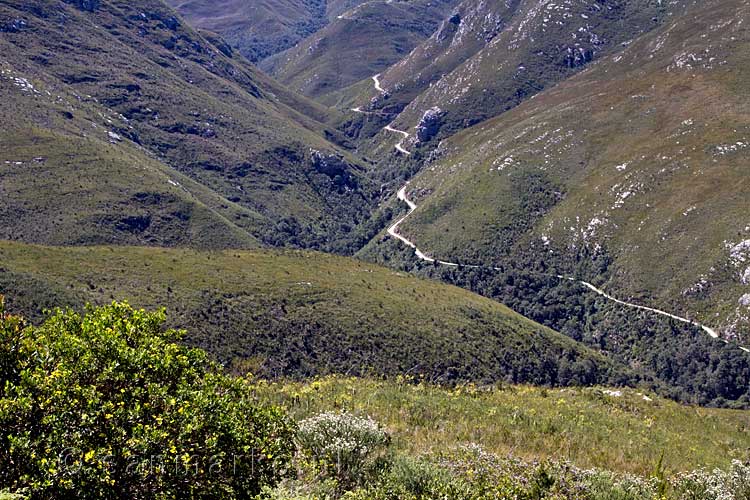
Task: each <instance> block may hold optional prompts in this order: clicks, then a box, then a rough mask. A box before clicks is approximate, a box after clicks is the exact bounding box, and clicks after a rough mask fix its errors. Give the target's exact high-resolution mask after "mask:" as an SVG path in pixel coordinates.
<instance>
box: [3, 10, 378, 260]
mask: <svg viewBox="0 0 750 500" xmlns="http://www.w3.org/2000/svg"><path fill="white" fill-rule="evenodd" d="M0 20H1V21H0V26H1V28H0V46H2V49H3V51H4V53H5V54H6V55H5V56H4V58H3V62H2V65H3V75H2V79H1V80H0V84H1V85H2V87H0V88H2V95H3V102H4V103H5V105H4V107H3V111H2V112H3V113H5V114H6V116H7V117H8V118H6V119H4V120H3V122H2V125H0V127H2V137H3V142H4V147H3V155H4V156H6V157H5V158H2V159H1V160H2V161H6V162H10V163H7V164H6V165H9V167H7V168H6V169H4V171H3V177H2V185H1V187H2V190H3V191H4V192H6V193H9V195H8V196H7V197H4V199H3V203H5V204H6V205H5V207H3V208H4V209H3V210H2V213H3V217H4V220H5V221H6V223H7V225H6V224H3V229H4V231H3V235H2V236H3V237H6V238H11V239H23V240H24V241H32V242H35V243H50V244H80V243H103V242H112V243H115V242H126V243H138V244H159V245H164V244H167V245H172V244H183V243H190V241H191V238H190V237H189V236H185V235H182V236H177V235H168V234H166V233H165V232H166V231H169V230H176V231H178V232H182V231H183V229H184V228H186V227H189V226H193V225H201V226H205V227H214V228H219V227H225V226H229V227H231V228H230V229H228V230H225V229H220V230H210V231H209V233H210V234H206V236H205V237H201V238H198V239H203V240H204V241H206V242H210V243H207V244H209V245H216V246H236V245H242V246H247V245H251V246H252V245H253V244H257V240H261V241H263V242H266V243H271V244H286V243H290V244H293V245H301V246H315V247H331V246H337V245H338V247H341V245H342V244H339V243H336V241H337V240H342V239H345V237H346V234H347V233H348V232H349V231H350V229H351V227H353V226H354V225H356V224H357V223H358V222H359V221H360V220H361V219H362V218H363V217H364V214H366V213H367V211H368V206H369V204H370V203H371V200H372V195H371V186H370V185H369V181H368V180H367V178H366V176H365V175H364V168H365V166H364V165H363V164H361V163H360V162H359V161H358V160H357V159H355V158H354V157H352V156H351V155H350V154H349V153H348V152H347V151H346V149H344V148H342V146H340V145H337V144H335V143H339V144H343V145H344V146H346V139H345V138H344V137H343V136H342V134H340V133H339V132H337V131H335V130H334V129H332V128H331V127H329V126H327V125H326V124H325V123H324V122H326V121H328V120H330V119H331V118H332V116H333V115H332V113H331V111H329V110H327V109H325V108H323V107H320V106H319V105H316V104H314V103H312V102H311V101H308V100H306V99H305V98H303V97H300V96H298V95H296V94H294V93H293V92H290V91H288V90H287V89H285V88H284V87H282V86H280V85H278V84H277V83H276V82H274V81H272V80H270V79H269V78H268V77H266V76H265V75H263V74H262V73H260V72H259V71H257V70H256V69H255V68H254V67H252V66H251V65H250V64H249V63H248V62H247V61H246V60H245V59H244V58H242V56H240V55H239V54H237V53H236V52H234V51H233V50H232V49H231V48H230V47H228V46H227V45H226V43H224V42H223V41H222V40H221V39H220V38H218V37H217V36H215V35H212V34H208V33H207V34H206V37H204V36H202V35H201V34H199V33H198V32H196V31H194V30H193V29H192V28H190V27H189V26H187V25H185V24H184V23H183V22H182V21H181V20H180V19H179V18H178V17H177V16H176V15H175V13H174V12H173V11H171V10H170V9H169V8H168V7H167V6H165V5H164V4H162V3H160V2H158V1H151V0H141V1H137V2H121V1H108V2H89V1H82V0H81V1H73V0H71V1H70V2H67V3H62V4H60V3H58V2H52V1H46V0H35V1H32V2H20V1H19V2H5V3H4V4H3V5H2V6H0ZM77 152H80V153H81V154H76V153H77ZM34 158H42V159H43V160H39V161H37V162H35V161H34ZM16 163H19V164H18V165H16ZM141 170H143V171H145V172H148V173H141ZM156 171H159V173H156ZM170 180H171V181H172V182H169V181H170ZM157 186H158V188H155V187H157ZM71 195H72V196H77V198H78V199H81V200H84V201H85V203H84V204H82V205H81V206H76V205H75V204H71V203H68V202H67V199H76V198H69V197H70V196H71ZM66 197H67V198H66ZM198 202H200V204H202V205H205V206H206V208H205V209H204V208H200V207H198V205H196V203H198ZM185 203H187V205H185V206H184V207H183V208H179V207H177V205H178V204H183V205H184V204H185ZM192 206H195V207H196V208H195V209H193V208H191V207H192ZM208 211H211V212H213V213H212V214H211V215H210V216H209V214H208ZM119 212H123V213H124V215H123V217H119V216H116V215H115V214H116V213H119ZM167 212H169V213H167ZM191 212H194V213H192V214H191ZM188 219H194V221H193V222H192V223H190V222H186V221H187V220H188ZM152 224H154V225H153V227H152ZM224 232H227V233H237V234H236V235H235V236H224V235H217V233H224ZM240 233H241V235H240ZM212 235H213V236H212ZM224 240H226V241H224ZM196 241H197V240H196Z"/></svg>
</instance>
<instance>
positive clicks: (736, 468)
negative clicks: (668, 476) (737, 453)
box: [670, 460, 750, 500]
mask: <svg viewBox="0 0 750 500" xmlns="http://www.w3.org/2000/svg"><path fill="white" fill-rule="evenodd" d="M670 483H671V485H672V488H673V489H674V491H675V494H676V497H677V498H680V499H685V500H750V465H747V464H743V463H742V462H739V461H737V460H734V461H733V462H732V467H731V468H730V470H729V471H722V470H720V469H716V470H714V471H713V472H708V471H705V470H697V471H693V472H690V473H687V474H678V475H677V476H675V477H674V478H672V480H671V481H670Z"/></svg>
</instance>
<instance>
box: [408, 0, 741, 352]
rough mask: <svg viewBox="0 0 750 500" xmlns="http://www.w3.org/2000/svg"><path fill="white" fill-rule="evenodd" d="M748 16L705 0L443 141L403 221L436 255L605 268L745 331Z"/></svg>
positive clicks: (660, 300) (623, 288)
mask: <svg viewBox="0 0 750 500" xmlns="http://www.w3.org/2000/svg"><path fill="white" fill-rule="evenodd" d="M747 17H748V5H747V4H746V3H745V2H741V1H733V0H724V1H714V2H709V3H706V4H704V5H702V6H701V7H700V8H696V9H693V10H691V11H690V12H689V13H687V14H685V15H683V16H681V17H678V18H676V19H674V20H672V21H671V22H669V23H668V24H667V25H666V26H665V27H664V28H660V29H659V30H657V31H656V32H654V33H652V34H649V35H647V36H645V37H643V38H641V39H638V40H636V41H635V42H633V43H632V44H631V45H630V46H629V47H628V48H627V49H625V50H624V51H623V52H622V53H620V54H617V55H614V56H611V57H608V58H606V59H603V60H601V61H600V62H599V63H598V64H596V65H594V66H592V67H591V68H590V69H589V70H587V71H585V72H583V73H582V74H580V75H578V76H575V77H573V78H571V79H569V80H567V81H566V82H564V83H562V84H560V85H558V86H557V87H555V88H553V89H551V90H549V91H547V92H544V93H542V94H539V95H538V96H537V97H536V98H535V99H533V100H531V101H528V102H526V103H525V104H523V105H521V106H520V107H518V108H516V109H514V110H512V111H510V112H508V113H506V114H504V115H502V116H500V117H498V118H495V119H493V120H490V121H488V122H486V123H483V124H481V125H478V126H476V127H473V128H471V129H468V130H466V131H465V132H463V133H460V134H458V135H456V136H455V137H453V138H451V139H450V140H448V141H446V142H445V143H444V144H443V145H442V147H441V148H440V153H439V154H438V155H436V156H439V155H440V154H442V155H444V158H441V159H438V160H437V161H436V162H435V163H434V164H433V165H431V166H430V168H428V169H425V170H424V173H423V174H422V175H420V176H419V178H418V179H417V181H416V182H415V183H414V184H413V186H412V188H411V193H412V195H413V196H416V197H417V198H418V199H419V200H420V201H419V202H418V205H420V206H419V209H418V210H417V211H416V212H415V213H414V215H413V216H412V218H410V219H409V220H408V221H407V222H406V223H405V224H404V225H403V226H402V230H403V231H404V233H405V234H408V235H410V237H411V238H412V239H413V240H416V241H418V242H419V244H420V247H421V248H423V249H429V251H430V252H432V253H433V255H435V256H438V257H440V258H446V259H447V258H452V259H453V260H454V261H455V259H458V261H459V262H476V261H489V262H495V263H497V264H498V265H499V264H500V263H504V262H507V261H513V260H521V261H529V260H533V259H540V260H542V261H545V262H546V265H547V267H551V266H555V267H557V269H558V270H560V271H565V272H564V274H569V273H570V272H572V273H584V274H583V276H582V278H590V279H591V280H595V281H596V282H598V283H603V282H604V279H608V280H609V281H608V282H607V283H606V285H607V286H608V287H609V289H610V290H614V291H615V292H617V294H619V295H620V296H622V297H630V298H633V299H634V301H636V302H641V303H644V302H645V303H651V304H656V305H657V306H658V305H663V306H665V307H666V308H667V309H670V310H672V311H679V312H681V313H682V315H683V316H687V317H695V318H698V319H700V320H702V321H703V322H705V323H708V324H710V325H712V326H714V327H715V328H716V329H718V330H720V331H722V332H723V335H725V336H727V337H729V338H734V337H738V340H740V341H741V342H745V341H746V338H743V337H745V336H746V335H747V333H748V329H749V327H750V321H749V320H748V316H750V311H748V304H749V303H750V299H748V296H747V292H748V289H747V286H748V284H749V283H748V281H747V276H746V274H747V270H746V269H745V268H746V267H747V262H748V260H750V259H748V255H747V251H748V250H747V249H748V248H750V244H748V243H747V240H748V238H750V233H748V231H750V229H748V221H747V217H746V215H747V202H746V200H747V199H748V194H749V193H748V192H747V190H748V189H749V188H750V185H749V184H748V177H747V175H746V174H747V172H746V168H745V166H746V164H747V153H748V147H747V144H748V138H747V135H748V133H749V132H750V131H749V130H748V127H747V123H748V116H747V114H748V111H750V109H748V107H747V106H748V103H747V99H746V98H745V94H746V93H745V91H744V89H745V88H746V85H747V82H748V81H750V75H748V74H747V70H746V68H748V64H747V63H748V61H747V54H748V50H747V49H748V45H749V44H750V37H749V36H748V31H747V29H746V27H745V24H744V21H745V20H746V19H747ZM522 256H523V257H522ZM587 261H588V262H589V263H591V262H593V261H596V262H597V263H598V264H596V265H595V266H593V267H592V266H591V265H588V267H587V266H582V265H583V264H585V262H587ZM597 266H598V267H597ZM582 267H583V268H582ZM600 273H601V274H602V275H603V276H598V274H600Z"/></svg>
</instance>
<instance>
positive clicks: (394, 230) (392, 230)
mask: <svg viewBox="0 0 750 500" xmlns="http://www.w3.org/2000/svg"><path fill="white" fill-rule="evenodd" d="M408 187H409V183H408V182H407V183H406V184H405V185H404V186H403V187H402V188H401V189H400V190H399V191H398V194H397V197H398V199H399V200H400V201H403V202H404V203H406V204H407V205H408V206H409V212H408V213H407V214H406V215H404V216H403V217H401V218H400V219H398V220H397V221H396V222H395V223H394V224H393V225H391V226H390V227H389V228H388V234H389V235H391V236H392V237H394V238H396V239H397V240H399V241H401V242H402V243H404V244H405V245H407V246H409V247H411V248H413V249H414V254H415V255H416V256H417V258H418V259H419V260H422V261H425V262H430V263H433V264H439V265H444V266H449V267H466V268H471V269H491V270H493V271H500V270H501V269H500V268H498V267H493V266H487V265H471V264H468V265H467V264H458V263H456V262H449V261H444V260H440V259H435V258H434V257H430V256H429V255H428V254H426V253H425V252H423V251H422V250H420V249H419V247H417V244H416V243H414V242H413V241H411V240H410V239H408V238H406V237H405V236H403V235H402V234H400V233H399V232H398V228H399V226H400V225H401V224H402V223H403V222H404V221H405V220H406V219H408V218H409V216H410V215H411V214H412V213H414V211H415V210H416V209H417V204H416V203H414V202H413V201H411V200H410V199H409V197H408V196H407V194H406V190H407V188H408ZM544 276H547V277H555V278H558V279H561V280H567V281H573V282H576V283H578V284H580V285H582V286H583V287H585V288H586V289H588V290H590V291H592V292H594V293H596V294H598V295H600V296H602V297H604V298H605V299H607V300H610V301H612V302H615V303H617V304H620V305H622V306H626V307H630V308H633V309H640V310H642V311H647V312H650V313H654V314H658V315H660V316H665V317H667V318H671V319H673V320H675V321H679V322H681V323H686V324H688V325H692V326H695V327H698V328H700V329H701V330H703V331H704V332H706V333H707V334H708V335H710V336H711V337H712V338H714V339H717V340H720V341H722V342H724V343H725V344H730V342H729V341H728V340H726V339H723V338H721V337H720V336H719V333H718V332H717V331H716V330H714V329H713V328H711V327H709V326H706V325H704V324H702V323H699V322H697V321H693V320H691V319H688V318H683V317H682V316H678V315H676V314H672V313H669V312H667V311H663V310H661V309H656V308H653V307H648V306H643V305H640V304H635V303H633V302H627V301H625V300H621V299H618V298H617V297H614V296H612V295H610V294H608V293H607V292H605V291H604V290H602V289H601V288H597V287H596V286H594V285H592V284H591V283H589V282H588V281H583V280H579V279H576V278H571V277H569V276H562V275H559V274H555V275H551V274H550V275H546V274H545V275H544ZM737 347H738V348H740V349H742V350H743V351H745V352H748V353H750V349H748V348H746V347H743V346H740V345H737Z"/></svg>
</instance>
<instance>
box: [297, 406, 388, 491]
mask: <svg viewBox="0 0 750 500" xmlns="http://www.w3.org/2000/svg"><path fill="white" fill-rule="evenodd" d="M297 436H298V440H299V444H300V449H301V450H302V452H303V453H304V454H305V455H306V456H308V457H309V458H310V459H312V461H313V463H314V464H315V465H316V466H317V467H319V468H320V469H321V471H322V472H324V473H325V474H326V475H328V476H330V477H333V478H335V479H336V480H337V481H338V483H339V484H340V486H341V487H343V488H348V487H350V486H352V485H355V484H362V483H363V482H364V481H365V480H366V479H367V478H368V477H369V475H370V474H371V473H372V472H374V469H375V468H376V459H377V458H378V456H379V454H380V452H382V451H383V450H384V449H385V448H386V447H387V445H388V443H389V442H390V438H389V436H388V434H387V433H386V432H385V431H384V430H383V429H381V428H380V426H379V425H378V424H377V422H375V421H374V420H372V419H371V418H366V417H359V416H356V415H353V414H351V413H347V412H342V413H321V414H319V415H316V416H314V417H310V418H308V419H305V420H303V421H301V422H300V423H299V431H298V433H297Z"/></svg>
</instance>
